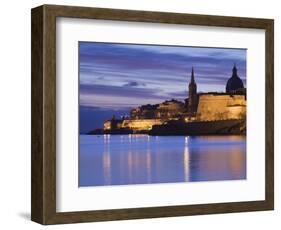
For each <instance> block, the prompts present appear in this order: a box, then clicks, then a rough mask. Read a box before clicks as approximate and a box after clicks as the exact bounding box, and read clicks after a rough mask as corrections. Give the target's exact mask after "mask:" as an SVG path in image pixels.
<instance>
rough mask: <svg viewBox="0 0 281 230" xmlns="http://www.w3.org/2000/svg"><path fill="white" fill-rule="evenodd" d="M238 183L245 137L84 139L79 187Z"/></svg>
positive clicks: (243, 171)
mask: <svg viewBox="0 0 281 230" xmlns="http://www.w3.org/2000/svg"><path fill="white" fill-rule="evenodd" d="M237 179H246V138H245V137H244V136H197V137H185V136H148V135H100V136H97V135H92V136H87V135H80V155H79V186H100V185H125V184H148V183H173V182H191V181H214V180H237Z"/></svg>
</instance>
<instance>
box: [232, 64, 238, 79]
mask: <svg viewBox="0 0 281 230" xmlns="http://www.w3.org/2000/svg"><path fill="white" fill-rule="evenodd" d="M232 76H233V77H237V68H236V63H234V65H233V68H232Z"/></svg>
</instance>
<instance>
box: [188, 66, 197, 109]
mask: <svg viewBox="0 0 281 230" xmlns="http://www.w3.org/2000/svg"><path fill="white" fill-rule="evenodd" d="M197 99H198V98H197V85H196V83H195V78H194V69H193V67H192V70H191V80H190V83H189V85H188V111H189V112H191V113H196V112H197V105H198V103H197Z"/></svg>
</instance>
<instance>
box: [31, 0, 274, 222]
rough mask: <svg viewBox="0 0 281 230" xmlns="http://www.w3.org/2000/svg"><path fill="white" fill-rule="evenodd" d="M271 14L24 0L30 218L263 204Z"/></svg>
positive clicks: (150, 214) (268, 202)
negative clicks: (30, 4) (28, 31)
mask: <svg viewBox="0 0 281 230" xmlns="http://www.w3.org/2000/svg"><path fill="white" fill-rule="evenodd" d="M273 28H274V27H273V20H271V19H258V18H240V17H225V16H209V15H193V14H178V13H164V12H146V11H129V10H116V9H102V8H88V7H73V6H56V5H43V6H40V7H37V8H34V9H32V159H31V160H32V162H31V163H32V189H31V190H32V205H31V207H32V210H31V219H32V220H33V221H36V222H38V223H41V224H60V223H75V222H89V221H107V220H122V219H138V218H154V217H169V216H183V215H197V214H214V213H229V212H243V211H259V210H272V209H273V208H274V173H273V172H274V123H273V122H274V119H273V118H274V107H273V106H274V98H273V95H274V93H273V88H274V83H273V69H274V68H273V63H274V43H273Z"/></svg>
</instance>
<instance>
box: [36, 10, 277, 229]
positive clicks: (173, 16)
mask: <svg viewBox="0 0 281 230" xmlns="http://www.w3.org/2000/svg"><path fill="white" fill-rule="evenodd" d="M57 17H71V18H85V19H102V20H121V21H132V22H148V23H170V24H186V25H203V26H218V27H238V28H255V29H264V30H265V35H266V39H265V40H266V44H265V47H266V51H265V62H266V63H265V66H266V85H265V88H266V99H265V100H266V116H265V117H266V121H265V123H266V135H265V136H266V140H265V143H266V150H265V158H266V159H265V177H266V182H265V200H262V201H249V202H232V203H215V204H196V205H179V206H164V207H148V208H146V207H145V208H130V209H111V210H97V211H78V212H57V211H56V18H57ZM273 40H274V21H273V20H271V19H257V18H240V17H224V16H209V15H194V14H179V13H163V12H145V11H130V10H116V9H103V8H89V7H74V6H57V5H43V6H39V7H37V8H34V9H32V50H31V52H32V157H31V163H32V169H31V173H32V178H31V182H32V183H31V184H32V186H31V193H32V194H31V197H32V199H31V201H32V202H31V219H32V220H33V221H35V222H38V223H41V224H64V223H76V222H91V221H109V220H124V219H139V218H156V217H170V216H185V215H198V214H215V213H231V212H245V211H259V210H272V209H273V208H274V91H273V89H274V75H273V69H274V42H273Z"/></svg>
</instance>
